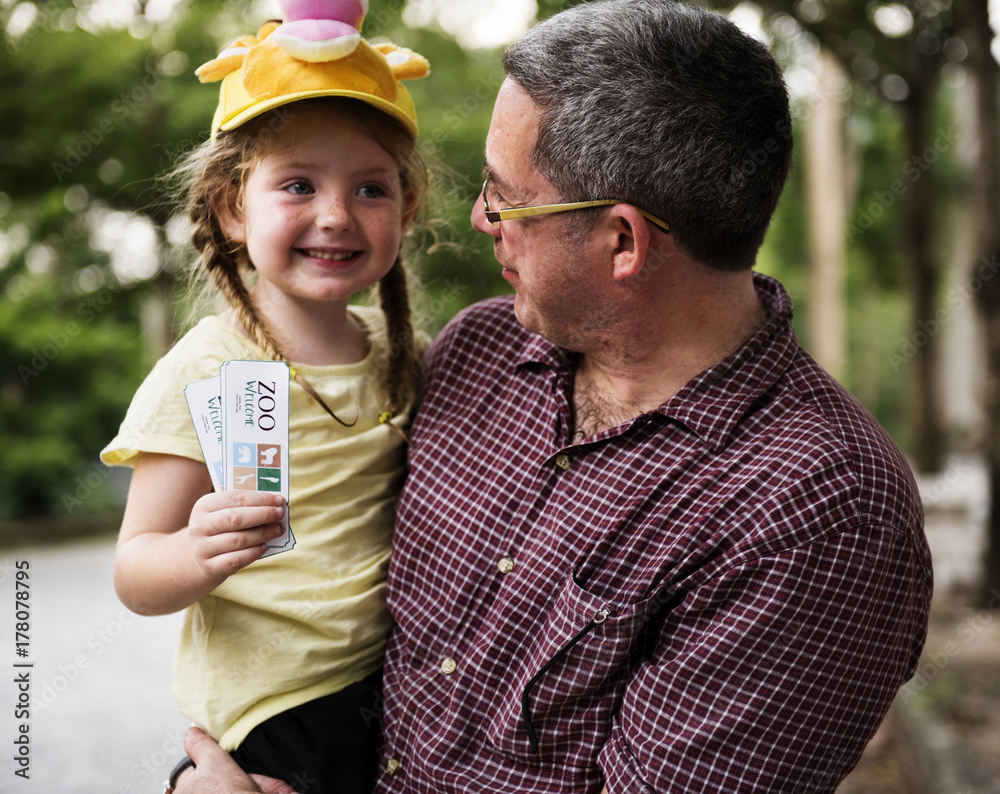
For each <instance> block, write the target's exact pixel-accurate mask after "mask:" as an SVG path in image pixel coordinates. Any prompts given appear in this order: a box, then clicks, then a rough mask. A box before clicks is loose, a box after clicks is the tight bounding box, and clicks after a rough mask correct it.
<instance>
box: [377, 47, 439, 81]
mask: <svg viewBox="0 0 1000 794" xmlns="http://www.w3.org/2000/svg"><path fill="white" fill-rule="evenodd" d="M373 46H374V47H375V49H376V50H378V51H379V52H380V53H382V54H383V55H384V56H385V59H386V60H387V61H388V62H389V69H390V70H392V73H393V75H394V76H395V78H396V79H397V80H415V79H417V78H418V77H426V76H427V75H428V74H430V71H431V65H430V64H429V63H428V62H427V59H426V58H425V57H424V56H423V55H418V54H417V53H415V52H414V51H413V50H408V49H406V47H397V46H396V45H395V44H390V43H389V42H383V43H382V44H375V45H373Z"/></svg>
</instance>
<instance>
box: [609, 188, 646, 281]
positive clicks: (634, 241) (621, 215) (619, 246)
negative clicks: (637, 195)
mask: <svg viewBox="0 0 1000 794" xmlns="http://www.w3.org/2000/svg"><path fill="white" fill-rule="evenodd" d="M609 215H610V218H609V219H610V220H611V223H612V227H611V229H612V232H613V233H614V235H615V237H614V240H613V251H612V262H613V272H612V275H613V277H614V279H615V280H616V281H623V280H625V279H628V278H633V277H634V276H636V275H638V274H639V272H640V271H641V270H642V268H643V267H644V266H645V264H646V259H647V255H648V254H649V225H648V224H647V223H646V219H645V218H644V217H643V216H642V213H641V212H639V210H637V209H636V208H635V207H633V206H632V205H631V204H615V205H614V206H613V207H612V208H611V211H610V213H609Z"/></svg>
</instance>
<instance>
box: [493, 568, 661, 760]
mask: <svg viewBox="0 0 1000 794" xmlns="http://www.w3.org/2000/svg"><path fill="white" fill-rule="evenodd" d="M657 603H659V600H658V599H657V598H656V595H655V593H654V594H653V595H652V596H650V597H648V598H646V599H644V600H642V601H639V602H638V603H633V604H627V603H623V604H616V603H614V602H609V601H608V600H607V599H606V598H604V597H600V596H597V595H595V594H593V593H590V592H588V591H587V590H585V589H583V588H582V587H580V585H578V584H577V582H576V580H575V579H574V578H573V577H572V576H571V577H569V578H567V579H566V580H564V581H563V582H562V585H561V587H560V588H559V591H558V595H557V597H556V600H555V602H554V603H553V605H552V607H551V608H550V609H549V611H548V613H547V614H545V615H543V616H542V617H540V618H539V619H538V620H536V621H534V622H533V623H531V624H530V625H528V626H526V627H525V628H524V632H523V636H524V637H525V638H526V642H525V643H524V644H523V645H522V646H521V647H522V648H523V650H522V651H521V652H520V653H517V654H516V655H515V656H514V658H513V659H512V660H511V664H510V665H509V667H508V669H509V675H507V676H506V677H505V678H504V679H502V680H501V682H500V685H499V686H498V687H497V695H496V696H495V698H494V700H493V702H492V704H491V706H490V708H489V710H488V711H487V712H486V713H487V714H489V715H492V716H491V718H490V719H489V721H488V722H487V726H486V738H487V740H488V742H489V745H490V747H491V748H492V749H493V750H494V751H495V752H497V753H499V754H500V755H503V756H506V757H511V758H515V759H517V760H520V761H525V762H528V763H532V762H536V763H537V762H555V763H559V764H563V765H570V766H580V767H588V766H590V765H592V764H593V763H594V762H595V760H596V758H597V753H598V752H599V751H600V749H601V747H602V746H603V745H604V743H605V741H606V740H607V738H608V736H609V735H610V733H611V720H612V717H613V716H614V714H615V712H616V711H617V710H618V707H619V705H620V703H621V699H622V695H623V693H624V690H625V686H626V684H627V681H628V676H629V671H630V669H631V666H632V663H633V661H634V659H635V658H636V656H637V655H638V644H639V643H638V638H639V634H640V632H641V631H642V628H643V626H644V625H645V623H646V619H647V618H648V617H649V615H650V613H651V612H652V611H653V610H654V609H655V607H656V605H657Z"/></svg>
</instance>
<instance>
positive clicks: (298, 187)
mask: <svg viewBox="0 0 1000 794" xmlns="http://www.w3.org/2000/svg"><path fill="white" fill-rule="evenodd" d="M285 190H286V191H287V192H289V193H291V194H292V195H295V196H306V195H309V194H310V193H312V192H313V188H312V185H310V184H309V183H308V182H306V181H305V180H303V179H299V180H296V181H295V182H292V183H291V184H288V185H286V186H285Z"/></svg>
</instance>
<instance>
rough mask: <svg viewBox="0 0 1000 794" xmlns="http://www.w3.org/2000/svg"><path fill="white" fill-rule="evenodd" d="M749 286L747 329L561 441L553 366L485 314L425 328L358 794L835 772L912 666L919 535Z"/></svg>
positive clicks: (733, 786)
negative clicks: (379, 754) (708, 357)
mask: <svg viewBox="0 0 1000 794" xmlns="http://www.w3.org/2000/svg"><path fill="white" fill-rule="evenodd" d="M755 279H756V285H757V290H758V293H759V294H760V297H761V299H762V300H763V301H764V303H765V305H766V306H767V307H768V309H769V310H770V313H771V315H772V316H771V320H770V322H769V323H768V324H767V326H766V327H764V328H763V329H762V330H761V331H760V332H759V333H757V335H756V336H755V337H754V338H753V339H752V340H751V341H750V342H748V343H747V344H746V345H745V346H744V347H743V348H742V349H740V350H739V351H737V352H736V353H734V354H733V355H732V356H730V357H729V358H727V359H726V360H725V361H723V362H721V363H719V364H718V365H716V366H714V367H712V368H711V369H709V370H707V371H706V372H704V373H702V374H701V375H700V376H698V377H697V378H695V379H694V380H692V381H691V382H690V383H689V384H688V385H687V386H686V387H685V388H684V389H683V390H682V391H681V392H680V393H678V394H677V395H676V396H674V397H673V398H671V399H670V400H669V401H668V402H666V403H665V404H664V405H662V406H661V407H660V408H659V409H657V410H655V411H652V412H650V413H648V414H644V415H642V416H640V417H638V418H636V419H634V420H633V421H630V422H628V423H626V424H624V425H622V426H620V427H616V428H614V429H612V430H608V431H605V432H603V433H600V434H599V435H597V436H594V437H592V438H588V439H586V440H585V441H584V442H583V443H579V444H574V443H572V442H571V441H570V439H569V434H568V433H569V429H570V403H569V396H568V395H569V393H570V387H571V384H572V377H573V370H572V356H571V355H568V354H566V353H565V352H564V351H561V350H560V349H558V348H556V347H554V346H553V345H551V344H549V343H548V342H546V341H545V340H543V339H541V338H540V337H538V336H535V335H533V334H529V333H528V332H526V331H525V330H524V329H523V328H522V327H521V326H520V325H519V324H518V323H517V321H516V319H515V317H514V313H513V308H512V303H511V299H510V298H500V299H493V300H490V301H486V302H485V303H482V304H479V305H477V306H474V307H472V308H471V309H468V310H466V311H465V312H464V313H463V314H461V315H460V316H459V317H458V318H456V319H455V320H454V321H453V322H452V324H451V325H450V326H449V327H448V328H447V329H446V330H445V331H444V332H443V333H442V335H441V337H440V339H439V340H438V341H437V342H436V343H435V345H434V346H433V348H432V350H431V351H430V353H429V359H428V360H429V372H428V381H427V394H426V398H425V401H424V404H423V406H422V408H421V411H420V413H419V416H418V418H417V420H416V423H415V425H414V427H413V442H414V446H413V449H412V451H411V458H410V464H411V474H410V477H409V480H408V482H407V485H406V489H405V491H404V494H403V497H402V499H401V501H400V504H399V515H398V522H397V529H396V537H395V546H394V553H393V557H392V565H391V570H390V575H389V589H388V594H389V606H390V609H391V611H392V614H393V615H394V617H395V619H396V621H397V622H398V627H397V629H396V631H395V633H394V634H393V636H392V639H391V640H390V645H389V649H388V658H387V665H386V675H387V678H386V736H385V745H386V746H385V751H384V756H383V765H384V769H383V771H382V772H381V773H380V776H379V783H378V789H377V790H378V792H380V794H390V793H392V792H407V793H408V794H418V793H419V794H451V793H452V792H475V793H476V794H479V793H480V792H490V794H495V793H496V792H532V794H534V793H535V792H599V791H600V790H601V787H602V786H603V785H607V787H608V789H609V791H610V792H611V794H619V793H620V792H683V793H684V794H689V793H690V792H713V794H717V793H718V792H727V793H728V792H746V791H759V792H769V793H773V792H791V791H795V792H832V791H834V789H835V788H836V786H837V783H838V781H840V780H841V779H842V778H843V777H844V776H845V775H846V774H847V772H848V771H849V770H850V769H851V768H852V767H853V766H854V765H855V763H856V762H857V760H858V757H859V756H860V754H861V751H862V749H863V748H864V746H865V744H866V742H867V741H868V739H869V738H870V737H871V735H872V734H873V733H874V731H875V729H876V727H877V726H878V724H879V722H880V721H881V720H882V717H883V716H884V714H885V712H886V710H887V709H888V707H889V704H890V702H891V701H892V699H893V696H894V694H895V693H896V690H897V689H898V687H899V686H900V685H901V684H902V683H903V682H904V681H905V680H906V679H907V678H909V676H910V675H911V674H912V672H913V670H914V668H915V665H916V662H917V658H918V656H919V653H920V650H921V647H922V645H923V641H924V636H925V630H926V621H927V612H928V607H929V602H930V595H931V564H930V557H929V554H928V550H927V546H926V543H925V539H924V535H923V515H922V511H921V506H920V502H919V499H918V496H917V490H916V486H915V485H914V482H913V479H912V476H911V474H910V471H909V469H908V468H907V465H906V463H905V462H904V460H903V458H902V457H901V455H900V454H899V452H898V451H897V449H896V447H895V446H894V445H893V443H892V441H891V440H890V439H889V437H888V436H887V435H886V434H885V432H884V431H883V430H882V428H881V427H879V425H878V424H877V423H876V422H875V420H874V419H872V417H871V416H870V415H869V414H868V413H867V412H866V411H865V410H864V409H863V408H862V407H861V406H860V405H859V404H858V403H857V402H856V401H855V400H854V399H853V398H852V397H851V396H850V395H848V394H847V393H846V392H845V391H844V390H843V389H842V388H841V387H840V386H839V385H837V383H836V382H835V381H834V380H833V379H832V378H830V377H829V376H828V375H827V374H826V373H825V372H823V371H822V370H821V369H820V368H819V367H818V366H817V365H816V363H815V362H814V361H813V360H812V359H811V358H810V357H809V355H808V354H806V353H805V352H804V351H803V350H802V349H801V348H800V347H799V346H798V343H797V341H796V338H795V334H794V332H793V331H792V327H791V305H790V302H789V299H788V296H787V295H786V294H785V292H784V290H783V289H782V288H781V286H780V285H779V284H778V283H777V282H775V281H773V280H772V279H768V278H765V277H763V276H756V277H755ZM526 690H527V692H526ZM386 768H387V769H388V770H389V771H385V769H386Z"/></svg>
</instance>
